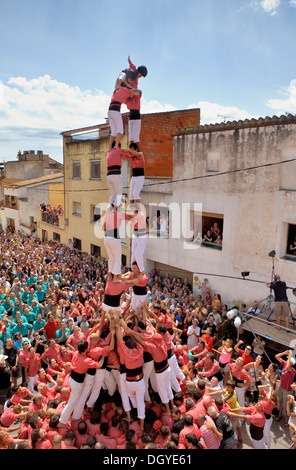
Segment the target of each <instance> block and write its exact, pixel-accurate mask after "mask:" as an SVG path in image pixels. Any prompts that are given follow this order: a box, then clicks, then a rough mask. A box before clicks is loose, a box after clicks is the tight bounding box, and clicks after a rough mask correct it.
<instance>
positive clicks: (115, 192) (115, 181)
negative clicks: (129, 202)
mask: <svg viewBox="0 0 296 470" xmlns="http://www.w3.org/2000/svg"><path fill="white" fill-rule="evenodd" d="M107 184H108V187H109V189H110V193H111V196H110V199H109V206H111V204H113V205H115V206H116V207H118V206H119V205H120V203H121V199H122V191H123V187H122V175H121V174H120V175H107Z"/></svg>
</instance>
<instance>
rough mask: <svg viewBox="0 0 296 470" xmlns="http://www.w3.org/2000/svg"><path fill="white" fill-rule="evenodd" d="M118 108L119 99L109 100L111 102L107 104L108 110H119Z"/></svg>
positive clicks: (119, 107) (119, 105)
mask: <svg viewBox="0 0 296 470" xmlns="http://www.w3.org/2000/svg"><path fill="white" fill-rule="evenodd" d="M120 109H121V103H120V101H111V103H110V105H109V110H110V111H119V112H120Z"/></svg>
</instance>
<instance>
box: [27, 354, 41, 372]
mask: <svg viewBox="0 0 296 470" xmlns="http://www.w3.org/2000/svg"><path fill="white" fill-rule="evenodd" d="M40 366H41V356H40V354H38V353H35V356H31V355H30V358H29V359H28V362H27V368H28V376H29V377H35V376H36V375H37V374H38V371H39V369H40Z"/></svg>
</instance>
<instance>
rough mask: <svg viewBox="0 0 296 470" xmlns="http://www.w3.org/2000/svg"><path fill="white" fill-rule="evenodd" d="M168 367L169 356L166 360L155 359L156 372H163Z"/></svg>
mask: <svg viewBox="0 0 296 470" xmlns="http://www.w3.org/2000/svg"><path fill="white" fill-rule="evenodd" d="M168 367H169V363H168V360H167V358H165V360H164V361H162V362H155V361H154V369H155V373H156V374H161V372H164V371H165V370H166V369H167V368H168Z"/></svg>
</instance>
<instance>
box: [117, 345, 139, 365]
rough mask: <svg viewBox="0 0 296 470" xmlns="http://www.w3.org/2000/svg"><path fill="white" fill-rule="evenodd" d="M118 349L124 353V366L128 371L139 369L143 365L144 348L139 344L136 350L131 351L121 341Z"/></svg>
mask: <svg viewBox="0 0 296 470" xmlns="http://www.w3.org/2000/svg"><path fill="white" fill-rule="evenodd" d="M118 348H119V349H120V350H121V351H122V353H123V356H124V364H125V365H126V368H127V369H131V370H132V369H137V368H138V367H142V365H143V348H142V346H141V345H140V344H139V343H136V348H135V349H130V348H128V347H127V346H126V344H125V342H124V341H123V340H122V341H119V342H118Z"/></svg>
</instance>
